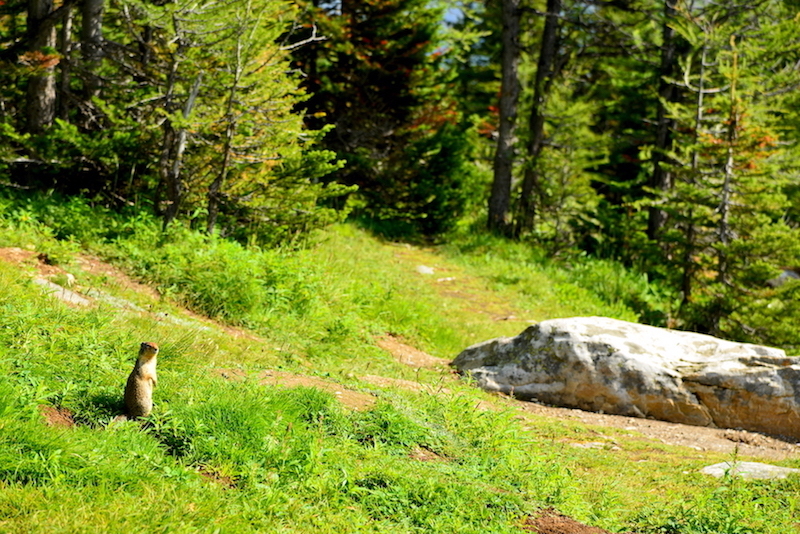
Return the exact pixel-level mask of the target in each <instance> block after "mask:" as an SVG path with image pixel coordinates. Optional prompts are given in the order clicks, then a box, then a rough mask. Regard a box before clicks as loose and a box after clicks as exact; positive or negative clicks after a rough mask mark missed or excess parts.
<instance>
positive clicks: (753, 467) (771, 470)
mask: <svg viewBox="0 0 800 534" xmlns="http://www.w3.org/2000/svg"><path fill="white" fill-rule="evenodd" d="M700 472H701V473H704V474H706V475H711V476H715V477H717V478H722V477H723V476H725V473H726V472H728V473H730V474H731V475H733V476H738V477H742V478H758V479H773V478H786V477H788V476H789V475H790V474H793V473H794V474H800V469H792V468H791V467H778V466H776V465H769V464H762V463H758V462H733V463H731V462H722V463H721V464H714V465H709V466H708V467H704V468H703V469H701V471H700Z"/></svg>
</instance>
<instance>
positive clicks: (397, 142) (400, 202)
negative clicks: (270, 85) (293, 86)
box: [294, 0, 469, 233]
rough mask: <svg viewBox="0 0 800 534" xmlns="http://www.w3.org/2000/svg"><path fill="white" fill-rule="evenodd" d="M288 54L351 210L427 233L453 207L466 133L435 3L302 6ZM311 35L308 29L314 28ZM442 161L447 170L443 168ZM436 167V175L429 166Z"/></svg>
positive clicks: (462, 174)
mask: <svg viewBox="0 0 800 534" xmlns="http://www.w3.org/2000/svg"><path fill="white" fill-rule="evenodd" d="M303 6H304V10H305V11H304V13H305V15H304V20H305V23H306V33H305V34H300V35H299V38H300V39H309V38H311V37H312V36H313V35H315V34H316V35H318V36H319V37H320V38H321V39H320V40H316V41H313V42H310V43H309V44H307V45H306V46H303V47H298V48H297V49H296V50H295V51H294V58H295V65H296V66H297V68H298V69H300V70H301V71H302V72H303V73H304V74H305V76H306V81H305V83H304V86H305V88H306V89H307V91H308V93H309V98H308V100H307V102H306V103H305V105H304V109H305V110H306V111H307V114H306V116H307V124H308V125H309V126H310V127H311V128H312V129H317V128H322V127H323V126H325V125H331V126H332V129H331V130H330V132H329V133H328V134H327V135H326V137H325V139H324V145H325V147H326V148H328V149H330V150H332V151H334V152H336V153H337V154H338V155H339V156H340V157H342V158H344V160H345V162H346V163H345V166H344V167H343V168H342V169H341V170H340V171H339V172H337V173H336V174H335V179H336V180H337V181H338V182H339V183H342V184H345V185H355V186H358V193H357V195H355V196H354V198H353V202H352V203H351V205H353V206H354V207H355V208H356V210H357V212H358V213H360V214H362V215H366V216H367V217H370V218H372V219H377V220H379V221H387V222H390V223H392V224H397V223H400V224H401V225H402V226H405V227H407V228H408V229H409V230H410V231H422V232H425V233H431V232H433V233H436V232H439V231H442V230H444V229H445V228H447V227H448V226H449V225H451V224H452V223H453V222H455V221H456V220H457V218H458V216H459V214H460V212H461V211H462V207H463V203H464V199H463V197H464V192H463V188H462V183H463V181H464V180H465V178H466V177H468V176H469V171H468V169H466V168H465V167H464V164H465V162H464V159H463V157H462V155H463V153H464V148H465V146H466V137H465V135H464V133H463V131H462V130H460V129H459V128H455V127H456V126H457V125H459V123H460V116H459V114H458V111H457V107H456V105H455V102H453V101H452V100H451V99H450V98H448V94H447V91H446V88H447V85H448V80H447V79H446V78H443V75H444V73H443V71H442V69H441V65H442V52H443V51H442V50H441V49H438V45H439V43H440V38H439V32H440V31H441V20H442V16H443V8H442V6H441V5H437V4H435V3H431V2H428V1H427V0H367V1H363V2H350V1H342V2H341V3H331V4H326V3H308V2H306V3H303ZM315 32H316V33H315ZM445 162H447V164H444V163H445ZM448 165H452V166H448ZM434 169H436V172H434Z"/></svg>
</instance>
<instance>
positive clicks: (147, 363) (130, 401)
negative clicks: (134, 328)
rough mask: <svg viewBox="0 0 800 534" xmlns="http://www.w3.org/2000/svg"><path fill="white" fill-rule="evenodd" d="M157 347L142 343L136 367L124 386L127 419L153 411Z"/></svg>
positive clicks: (143, 415) (144, 415)
mask: <svg viewBox="0 0 800 534" xmlns="http://www.w3.org/2000/svg"><path fill="white" fill-rule="evenodd" d="M157 354H158V345H156V344H155V343H146V342H145V343H142V346H141V347H140V348H139V357H138V358H137V359H136V365H135V366H134V367H133V371H131V375H130V376H129V377H128V383H127V384H126V385H125V407H126V408H127V409H128V417H129V418H130V419H136V418H138V417H146V416H148V415H149V414H150V412H151V411H152V410H153V388H154V387H155V386H156V355H157Z"/></svg>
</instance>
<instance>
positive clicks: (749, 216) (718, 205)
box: [662, 5, 800, 342]
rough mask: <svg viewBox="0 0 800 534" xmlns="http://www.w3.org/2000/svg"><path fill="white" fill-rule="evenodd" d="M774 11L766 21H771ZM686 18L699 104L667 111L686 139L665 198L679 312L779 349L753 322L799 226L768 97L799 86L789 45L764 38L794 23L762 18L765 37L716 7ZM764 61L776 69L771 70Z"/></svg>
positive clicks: (695, 322) (690, 71)
mask: <svg viewBox="0 0 800 534" xmlns="http://www.w3.org/2000/svg"><path fill="white" fill-rule="evenodd" d="M769 7H770V6H769V5H764V6H762V8H761V9H764V10H765V11H764V12H761V13H760V16H762V17H766V18H767V19H769V17H770V15H769V12H768V11H766V10H767V9H769ZM681 20H682V21H681V22H680V24H678V25H677V30H678V31H679V32H680V33H681V35H682V36H683V37H684V38H685V39H686V41H687V42H688V43H690V44H691V45H692V47H693V48H692V52H691V53H690V54H688V55H687V57H686V60H685V62H684V64H683V66H682V67H683V71H684V73H683V80H684V82H685V83H686V84H688V88H689V89H690V91H691V93H692V94H693V100H690V101H688V102H682V103H678V104H672V105H670V106H669V107H668V108H669V110H670V113H671V114H672V116H673V117H674V120H675V121H676V122H677V123H678V124H680V125H684V126H686V128H685V131H686V134H685V135H682V136H681V137H680V138H679V139H680V143H679V145H678V147H677V148H676V149H675V150H674V151H673V153H672V154H671V159H672V161H673V168H674V170H673V172H674V174H675V176H676V177H677V180H676V184H675V187H674V188H673V190H671V191H670V192H668V193H667V194H666V195H664V197H663V198H662V202H663V205H664V207H665V210H666V211H668V212H669V213H670V215H671V217H672V226H671V228H670V229H669V231H668V232H666V234H665V239H664V242H665V245H666V246H667V247H669V249H670V254H671V255H672V258H673V260H672V264H673V265H674V267H673V268H672V272H671V273H670V276H671V277H672V279H673V284H674V285H675V286H678V287H680V288H681V290H682V292H683V299H684V302H683V305H682V309H681V315H682V318H683V320H684V321H685V323H684V324H685V326H686V327H687V328H689V329H693V330H700V331H705V332H710V333H713V334H716V335H722V336H725V337H730V338H737V339H742V340H749V341H760V342H773V341H772V339H770V337H769V336H768V335H767V334H766V333H767V332H768V331H770V330H772V329H773V327H772V326H771V325H770V324H769V323H766V324H763V323H758V322H756V323H753V322H752V321H751V319H757V318H758V317H754V314H753V312H752V306H753V305H754V304H755V303H756V302H759V301H761V302H764V300H775V299H776V298H777V297H778V295H774V294H772V292H771V290H769V288H768V287H767V284H766V282H767V280H768V279H769V278H771V277H773V276H775V273H776V272H777V271H778V270H779V269H780V268H781V267H782V266H786V265H792V264H793V262H794V260H795V259H796V258H797V257H798V256H800V248H798V246H797V242H798V233H797V229H796V228H793V227H791V226H789V225H787V224H786V221H785V219H784V217H785V213H786V210H787V208H788V207H789V202H788V199H787V197H786V193H785V191H786V188H787V186H789V184H790V183H791V180H792V176H791V175H790V174H788V173H785V172H783V171H782V169H781V167H782V166H783V165H784V163H783V161H782V160H783V159H784V158H785V157H786V154H785V153H782V152H781V151H780V150H778V146H779V145H780V143H781V136H780V133H779V129H780V123H781V119H780V114H781V113H780V111H779V110H780V109H781V106H782V102H781V100H780V99H769V100H767V99H766V98H765V97H764V93H765V91H773V92H775V93H781V92H782V91H783V89H781V88H782V87H784V86H783V85H782V84H784V83H794V82H790V81H789V80H790V79H791V75H790V74H789V73H788V72H787V69H788V70H791V68H790V67H789V65H788V64H787V63H786V62H789V63H791V62H792V61H793V60H792V59H790V58H789V57H787V56H786V55H784V48H783V47H784V44H782V43H780V42H775V41H772V40H771V38H770V37H765V36H766V35H772V34H773V33H776V34H780V35H783V34H784V32H785V24H787V22H786V21H774V22H773V21H771V20H769V22H767V21H766V20H765V24H767V25H768V26H769V28H770V29H769V30H767V31H766V32H765V33H762V30H758V31H754V30H753V29H752V27H751V19H750V18H749V17H747V18H745V19H742V20H740V19H739V18H738V17H732V18H725V17H722V14H720V13H717V12H716V11H714V10H713V9H712V10H709V12H707V13H700V14H694V13H691V12H685V13H683V14H682V19H681ZM765 56H767V57H770V58H774V59H775V62H774V63H769V65H765V61H764V60H765ZM787 76H788V77H787ZM795 76H796V73H795ZM766 80H770V81H769V82H766ZM765 83H768V84H769V85H770V86H769V87H765V85H764V84H765ZM771 84H776V85H771ZM755 306H756V307H758V306H759V305H757V304H755Z"/></svg>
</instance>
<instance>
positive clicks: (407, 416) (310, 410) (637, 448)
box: [0, 204, 800, 534]
mask: <svg viewBox="0 0 800 534" xmlns="http://www.w3.org/2000/svg"><path fill="white" fill-rule="evenodd" d="M37 209H39V208H36V206H35V205H33V206H30V207H29V208H26V210H23V211H22V212H21V211H19V209H17V211H14V210H13V209H11V208H9V207H8V204H7V205H6V209H5V210H4V211H2V212H0V228H2V232H0V246H21V247H26V248H28V249H30V250H33V251H36V252H37V253H38V252H42V251H44V250H48V251H50V252H48V254H52V255H53V256H54V257H57V258H58V263H59V266H61V267H63V268H65V269H67V270H68V271H70V272H72V273H73V274H74V275H75V276H76V277H77V287H78V288H81V289H86V288H89V287H91V288H94V289H96V290H99V291H102V292H105V293H107V294H109V295H111V296H113V297H115V298H119V299H125V300H126V301H128V302H131V303H133V304H135V306H136V307H134V308H131V307H128V308H119V307H117V306H115V305H114V304H113V303H112V302H110V301H104V300H102V299H98V300H97V305H96V306H94V307H91V308H87V309H84V308H71V307H68V306H67V305H65V304H62V303H60V302H58V301H56V300H54V299H52V298H51V297H47V296H45V295H43V294H42V292H41V290H40V289H39V288H38V287H37V286H35V285H34V284H32V283H31V282H30V281H29V275H30V274H31V273H32V272H33V269H32V268H27V269H24V270H21V269H19V268H18V267H16V266H13V265H10V264H7V263H4V262H0V287H2V288H3V289H2V291H0V532H20V533H22V532H25V533H28V532H48V533H49V532H120V533H121V532H132V531H146V532H217V531H218V532H226V533H227V532H315V533H316V532H337V533H338V532H392V533H394V532H415V533H428V532H442V533H450V532H475V533H485V532H493V533H494V532H498V533H502V532H520V530H519V528H518V527H517V525H519V523H520V520H521V519H522V518H523V517H524V516H525V515H526V514H528V513H531V512H533V511H535V510H536V509H538V508H539V507H543V506H555V507H556V508H558V509H559V510H561V511H562V512H564V513H567V514H570V515H572V516H574V517H576V518H577V519H579V520H582V521H584V522H587V523H591V524H594V525H598V526H601V527H604V528H607V529H610V530H613V531H636V532H641V533H661V534H666V533H701V532H702V533H712V532H719V533H729V532H757V533H765V534H766V533H769V534H772V533H775V534H777V533H784V532H791V531H792V529H794V528H795V527H794V525H795V524H796V523H797V521H798V517H800V514H798V510H797V507H798V497H797V495H798V494H800V492H799V491H798V490H800V485H799V484H798V481H797V479H789V480H784V481H767V482H757V481H731V480H727V481H722V482H720V481H718V480H716V479H713V478H710V477H706V476H703V475H700V474H699V473H698V470H699V469H700V468H701V467H703V466H705V465H708V464H711V463H717V462H719V461H723V460H728V459H730V458H728V457H726V456H724V455H719V454H713V453H705V452H700V451H694V450H691V449H684V448H680V447H671V446H667V445H662V444H660V443H654V442H652V441H651V440H648V439H645V438H643V437H642V436H640V435H637V434H636V433H635V432H628V431H623V430H615V429H601V428H598V427H590V426H587V425H584V424H581V423H578V422H574V421H565V420H559V419H552V418H545V417H540V416H534V415H532V414H526V413H523V412H519V411H518V410H516V409H515V408H514V406H513V404H512V403H509V402H508V401H507V400H505V399H503V398H500V397H497V396H493V395H490V394H487V393H484V392H481V391H478V390H475V389H473V388H471V387H470V386H469V385H468V384H464V383H460V382H458V381H456V379H455V378H454V377H452V376H451V375H449V373H448V372H447V370H416V369H413V368H409V367H406V366H403V365H401V364H400V363H398V362H397V361H395V360H394V358H393V357H392V356H391V355H389V354H388V353H386V352H385V351H384V350H382V349H380V348H378V347H377V346H376V345H375V343H374V339H373V338H374V336H376V335H380V334H385V333H387V332H390V333H392V334H394V335H396V336H399V337H400V338H402V339H404V340H405V341H407V342H408V343H409V344H411V345H414V346H416V347H418V348H421V349H424V350H426V351H428V352H430V353H431V354H433V355H435V356H438V357H441V358H452V357H454V356H455V355H456V354H457V353H458V352H459V351H460V350H461V349H463V348H464V347H465V346H467V345H469V344H471V343H473V342H476V341H482V340H484V339H488V338H491V337H496V336H499V335H514V334H516V333H518V332H520V331H521V330H522V329H524V328H525V327H526V326H527V325H528V324H530V322H531V321H539V320H544V319H547V318H551V317H555V316H570V315H589V314H600V315H608V316H614V317H619V318H626V319H632V318H635V317H636V316H637V313H639V312H637V311H635V310H634V309H633V308H632V307H631V306H634V305H635V306H638V305H637V304H635V303H636V300H637V299H644V300H645V301H646V300H647V299H653V298H656V297H657V296H658V295H657V293H653V292H652V291H651V289H649V288H648V287H646V286H644V285H637V284H642V281H641V280H639V279H636V280H633V281H631V282H630V287H629V286H627V285H626V284H622V283H620V282H619V280H607V282H608V283H605V284H599V283H596V282H593V280H599V279H604V278H608V277H610V276H614V277H617V278H621V279H625V280H628V279H627V278H625V277H626V276H628V274H626V273H625V272H623V271H621V270H619V269H620V268H619V267H618V266H613V265H599V266H597V269H596V271H592V272H589V271H590V269H589V268H588V267H586V266H585V265H584V264H581V265H578V264H574V265H572V266H571V268H570V269H561V270H559V268H558V267H557V266H556V265H555V264H553V263H552V262H549V261H547V260H546V259H545V258H542V257H540V256H537V253H535V251H531V250H530V249H526V248H524V247H522V246H520V245H504V244H502V243H500V242H498V241H496V240H493V239H491V238H486V239H485V240H484V241H482V240H481V239H478V238H476V239H475V240H473V241H464V242H461V243H460V244H458V243H457V245H458V246H456V245H452V246H449V247H443V248H425V247H411V246H407V245H403V244H396V243H389V242H382V241H379V240H377V239H375V238H373V237H371V236H369V235H368V234H366V233H364V232H363V231H361V230H357V229H356V228H354V227H352V226H348V225H342V226H339V227H336V228H333V229H331V230H329V231H326V232H324V233H322V234H320V235H319V236H318V238H317V241H316V243H315V244H314V245H313V246H309V247H307V248H305V249H302V250H298V251H281V250H270V251H262V250H255V249H246V248H243V247H241V246H239V245H237V244H233V243H228V242H224V241H223V240H219V239H216V240H211V241H208V240H207V239H206V238H205V237H203V236H201V235H198V234H193V233H191V232H189V231H188V230H185V229H175V230H174V233H173V234H171V237H167V238H163V237H162V236H160V235H159V233H158V231H157V229H156V226H157V225H155V222H154V221H152V220H149V219H147V218H138V219H135V220H127V219H122V218H121V219H113V221H114V222H113V224H112V223H111V222H108V223H107V226H106V228H105V229H103V228H97V226H98V224H99V223H98V221H102V220H104V219H102V218H100V216H99V215H92V212H91V210H89V211H87V210H84V209H83V208H81V207H80V206H77V207H76V206H72V207H70V205H66V207H65V206H62V205H57V206H56V205H54V206H48V207H47V209H46V210H45V209H44V208H42V210H40V211H46V213H47V216H46V217H45V216H41V217H40V216H38V215H37ZM90 216H92V217H94V220H93V221H91V222H92V223H93V224H90V221H88V220H87V219H88V218H89V217H90ZM105 216H107V217H112V216H111V215H110V214H108V215H104V217H105ZM37 217H38V218H37ZM23 219H24V220H23ZM111 220H112V219H109V221H111ZM70 221H73V222H72V224H73V226H72V227H70V224H71V223H70ZM45 222H46V223H47V224H45ZM49 224H52V225H53V226H52V227H51V226H48V225H49ZM70 228H72V231H69V230H70ZM156 241H157V243H156ZM154 243H155V244H154ZM156 245H157V246H156ZM84 249H88V250H90V251H92V252H93V253H95V254H99V255H102V256H103V257H105V258H107V259H110V260H113V261H114V262H116V263H117V264H118V265H119V266H121V267H122V268H124V269H125V270H126V271H127V272H128V273H130V274H131V275H132V276H134V277H136V278H137V279H139V280H141V281H145V282H148V283H150V284H152V285H153V286H154V287H157V288H158V289H159V291H160V292H161V294H162V297H161V298H160V299H154V298H153V297H152V296H150V295H147V294H142V293H138V292H136V291H134V290H133V289H131V288H130V287H127V286H125V285H122V284H120V283H118V281H117V280H115V279H114V277H109V276H106V275H102V274H90V273H88V272H86V271H85V270H84V269H82V268H81V267H80V264H79V263H78V262H76V261H75V260H76V258H77V257H78V254H79V253H80V251H81V250H84ZM419 266H425V267H429V268H432V269H433V274H425V273H421V272H419V270H418V267H419ZM609 273H611V274H609ZM634 278H635V277H634ZM593 284H595V285H597V289H598V291H600V292H601V293H598V292H593V291H592V290H591V286H592V285H593ZM648 295H649V296H648ZM631 303H633V304H631ZM179 304H185V305H188V306H189V307H191V308H192V309H193V310H195V312H196V313H200V314H205V315H209V316H214V317H216V318H217V319H218V320H220V321H223V322H225V323H227V325H223V324H214V323H212V322H210V321H208V320H204V319H202V318H201V317H199V316H195V317H192V316H189V315H187V314H185V313H184V312H182V311H181V307H180V306H179ZM640 304H641V303H640ZM645 304H647V302H645ZM650 304H653V303H652V302H651V303H650ZM650 304H647V305H648V306H650ZM645 308H647V306H645V307H644V308H639V309H645ZM650 308H651V309H653V310H656V311H657V310H658V306H655V305H653V306H650ZM164 314H166V315H164ZM232 326H237V327H239V328H238V329H236V328H232ZM144 340H148V341H155V342H157V343H159V345H160V346H161V353H160V354H159V385H158V387H157V389H156V395H155V402H156V406H155V410H154V413H153V415H152V416H150V417H149V418H148V420H147V421H146V422H145V424H144V425H141V424H140V423H138V422H112V421H113V419H114V418H115V417H116V415H118V414H119V413H120V412H121V410H122V405H121V393H122V388H123V386H124V381H125V378H126V377H127V374H128V373H129V372H130V369H131V367H132V365H133V359H134V356H135V352H136V347H137V346H138V344H139V343H140V342H141V341H144ZM219 368H225V369H234V370H238V371H241V380H226V379H224V378H222V376H221V373H219V372H217V371H215V370H216V369H219ZM268 368H269V369H275V368H280V369H283V370H286V371H293V372H295V373H302V374H308V375H314V376H316V377H319V378H325V379H326V380H329V381H331V382H336V383H339V384H343V385H347V386H349V387H352V388H355V389H357V390H359V391H361V392H364V393H370V394H372V395H374V397H375V404H374V406H372V407H369V408H367V409H364V410H362V411H354V410H350V409H347V408H345V407H344V406H343V405H341V404H340V403H339V402H338V401H337V400H336V398H335V396H334V395H332V394H330V393H326V392H323V391H320V390H317V389H314V388H304V387H300V388H282V387H277V386H268V385H264V384H262V383H261V381H260V379H259V372H260V371H261V370H263V369H268ZM366 374H372V375H380V376H384V377H389V378H398V379H406V380H410V381H413V382H417V381H419V382H424V383H427V384H431V385H434V386H435V389H437V390H438V391H439V393H438V394H430V393H428V392H424V391H423V392H415V391H408V390H405V389H402V388H398V387H393V386H391V385H387V386H385V387H384V386H382V387H378V386H374V385H372V384H371V383H369V382H367V381H364V380H362V379H361V377H363V375H366ZM43 405H44V406H51V407H54V408H58V409H61V410H65V411H68V412H69V413H71V414H72V416H73V418H74V420H75V422H76V423H78V424H77V426H75V427H72V428H60V427H50V426H47V425H46V424H45V422H44V418H43V416H42V413H41V406H43ZM585 442H601V443H603V445H602V446H601V448H581V447H576V446H574V444H575V443H585ZM783 463H784V464H786V465H795V466H797V463H798V462H797V461H791V460H790V461H785V462H783Z"/></svg>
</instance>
